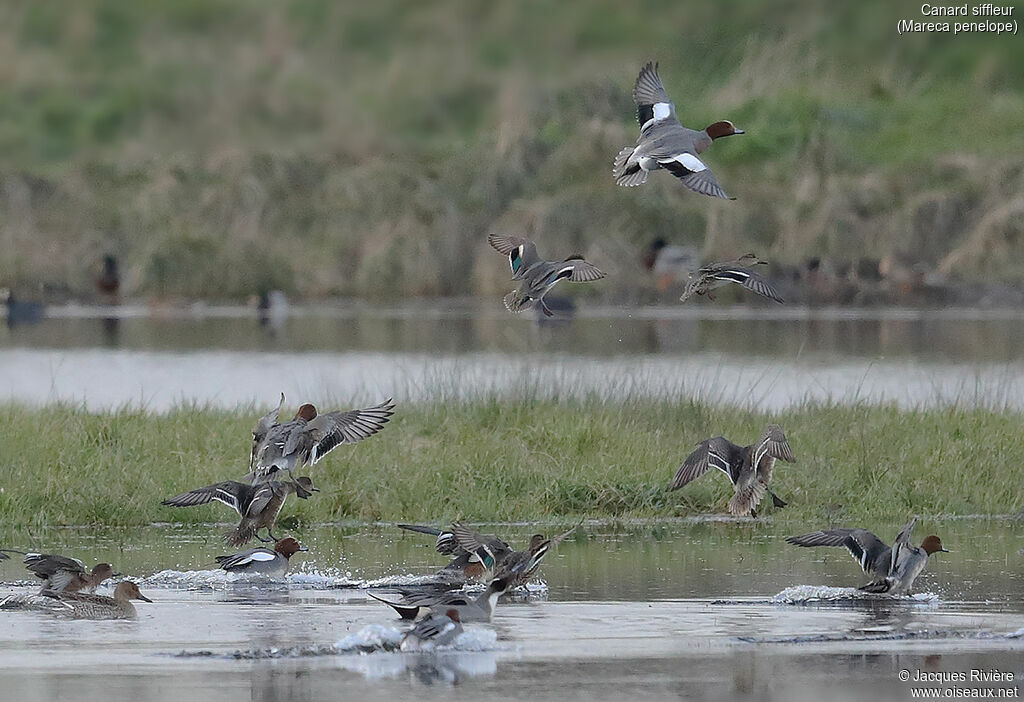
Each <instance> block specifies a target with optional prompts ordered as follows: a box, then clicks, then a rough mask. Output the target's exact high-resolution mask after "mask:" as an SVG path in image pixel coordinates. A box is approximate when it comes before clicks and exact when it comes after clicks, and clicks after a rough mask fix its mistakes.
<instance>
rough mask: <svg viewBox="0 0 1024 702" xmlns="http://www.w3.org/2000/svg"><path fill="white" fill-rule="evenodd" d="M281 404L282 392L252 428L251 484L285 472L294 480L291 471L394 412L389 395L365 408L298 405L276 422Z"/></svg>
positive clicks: (359, 436)
mask: <svg viewBox="0 0 1024 702" xmlns="http://www.w3.org/2000/svg"><path fill="white" fill-rule="evenodd" d="M282 405H284V393H281V402H280V403H279V404H278V406H277V409H275V410H274V411H273V412H270V413H269V414H267V415H265V416H263V417H261V418H260V419H259V421H257V422H256V426H255V427H253V430H252V452H251V454H250V456H249V474H248V475H247V476H246V477H247V478H249V479H250V480H251V481H252V483H253V484H257V483H263V482H267V481H269V480H278V479H279V474H280V473H282V472H286V473H288V474H289V476H291V477H292V480H294V479H295V478H294V475H292V471H293V470H295V469H296V468H301V467H303V466H311V465H314V464H315V463H316V462H317V461H319V460H320V459H321V458H323V457H324V456H326V455H327V454H328V453H329V452H330V451H332V450H334V449H335V448H337V447H338V446H341V445H342V444H354V443H356V442H357V441H362V440H363V439H366V438H368V437H370V436H373V435H374V434H376V433H377V432H378V431H380V430H381V429H382V428H383V427H384V425H385V424H387V422H388V421H390V419H391V415H393V414H394V413H395V403H394V402H392V400H391V399H390V398H388V399H387V400H385V401H384V402H382V403H380V404H379V405H374V406H373V407H367V408H365V409H354V410H348V411H347V412H342V411H337V412H327V413H324V414H320V413H319V412H317V409H316V407H315V406H314V405H312V404H309V403H306V404H304V405H302V406H300V407H299V409H298V411H297V412H296V413H295V417H294V418H293V419H292V420H291V421H289V422H284V423H279V422H278V413H279V412H280V411H281V406H282Z"/></svg>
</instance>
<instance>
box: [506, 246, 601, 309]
mask: <svg viewBox="0 0 1024 702" xmlns="http://www.w3.org/2000/svg"><path fill="white" fill-rule="evenodd" d="M487 243H488V244H490V245H491V246H492V247H493V248H494V250H495V251H497V252H498V253H500V254H504V255H505V256H508V259H509V265H510V266H511V267H512V280H521V281H522V283H521V284H520V286H519V289H518V290H513V291H512V292H510V293H509V294H508V295H506V296H505V298H504V302H505V308H506V309H507V310H508V311H509V312H512V313H515V314H518V313H519V312H522V311H523V310H525V309H527V308H528V307H531V306H533V305H536V306H537V307H538V308H539V309H540V311H541V312H543V313H544V315H545V316H546V317H553V316H555V313H554V312H552V311H551V309H550V308H549V307H548V306H547V304H545V302H544V296H545V295H547V294H548V292H549V291H550V290H551V288H553V287H555V284H556V283H558V281H560V280H569V281H572V282H574V283H587V282H590V281H592V280H600V279H601V278H604V273H602V272H601V270H600V269H598V268H597V266H595V265H593V264H592V263H588V262H587V261H585V260H584V259H583V256H581V255H579V254H573V255H572V256H569V257H568V258H567V259H565V260H564V261H545V260H543V259H541V257H540V256H539V255H538V253H537V246H536V244H534V243H533V242H532V241H530V240H529V239H524V238H522V237H518V236H499V235H497V234H491V235H489V236H488V237H487Z"/></svg>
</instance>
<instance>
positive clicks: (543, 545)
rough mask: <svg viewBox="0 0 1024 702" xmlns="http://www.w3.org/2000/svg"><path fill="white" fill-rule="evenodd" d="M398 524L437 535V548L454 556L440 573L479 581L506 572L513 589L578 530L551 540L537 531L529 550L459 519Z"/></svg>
mask: <svg viewBox="0 0 1024 702" xmlns="http://www.w3.org/2000/svg"><path fill="white" fill-rule="evenodd" d="M398 526H399V527H400V528H402V529H406V530H408V531H415V532H418V533H421V534H430V535H432V536H436V537H437V542H436V545H435V547H434V548H435V550H436V551H437V552H438V553H440V554H442V555H444V556H454V559H453V560H452V561H451V562H450V563H449V564H448V565H446V566H445V567H444V568H442V569H441V570H440V571H439V575H449V574H452V573H458V574H459V575H460V576H461V577H462V578H465V579H466V580H475V581H478V582H486V581H488V580H490V579H491V578H493V577H494V576H495V575H503V576H508V577H509V579H510V583H509V587H510V588H512V587H516V586H518V585H525V584H526V583H527V582H529V581H530V579H531V578H532V577H533V576H534V574H536V572H537V569H538V568H539V567H540V563H541V560H543V558H544V556H545V555H547V553H548V551H550V550H551V549H552V548H554V547H555V546H557V545H558V544H560V543H561V542H562V541H564V540H565V539H566V537H568V536H569V535H571V534H572V533H573V532H575V531H576V527H573V528H572V529H570V530H569V531H567V532H565V533H564V534H560V535H558V536H556V537H554V538H551V539H549V538H547V537H546V536H544V535H543V534H534V535H533V536H531V537H530V545H529V546H528V547H527V548H526V550H524V551H516V550H514V549H513V548H512V547H511V546H509V545H508V544H507V543H506V542H504V541H502V540H501V539H499V538H498V537H497V536H494V535H493V534H481V533H479V532H477V531H474V530H472V529H470V528H469V527H467V526H465V525H464V524H461V523H460V522H455V523H453V524H452V526H451V528H450V529H447V530H441V529H437V528H435V527H430V526H422V525H419V524H399V525H398ZM577 526H578V525H577Z"/></svg>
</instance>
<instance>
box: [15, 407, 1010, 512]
mask: <svg viewBox="0 0 1024 702" xmlns="http://www.w3.org/2000/svg"><path fill="white" fill-rule="evenodd" d="M258 414H259V413H258V412H257V411H255V410H238V411H222V410H212V409H204V408H202V407H188V408H181V409H179V410H176V411H173V412H170V413H167V414H160V415H154V414H148V413H146V412H144V411H140V410H135V409H130V408H126V409H122V410H119V411H114V412H106V413H100V414H93V413H90V412H86V411H84V410H82V409H81V408H78V407H73V406H54V407H48V408H45V409H34V408H26V407H22V406H18V405H4V406H2V407H0V425H2V426H4V431H5V447H6V448H5V456H4V462H3V465H2V466H0V488H2V490H0V522H2V523H3V524H5V525H7V526H8V527H10V528H23V527H35V526H44V525H51V526H52V525H103V526H140V525H145V524H149V523H153V522H183V523H200V522H211V521H226V520H230V519H231V518H232V515H231V513H230V512H229V511H227V509H226V508H224V507H222V506H221V505H211V506H208V507H199V508H191V509H176V508H171V507H163V506H161V505H160V500H161V499H163V498H166V497H169V496H171V495H174V494H176V493H178V492H182V491H184V490H188V489H192V488H195V487H199V486H202V485H206V484H209V483H213V482H217V481H220V480H228V479H240V478H241V476H242V475H243V474H244V473H245V472H246V470H247V468H248V465H247V461H248V451H249V441H250V439H249V430H250V429H251V426H252V423H253V421H254V420H255V418H256V416H257V415H258ZM1021 419H1022V417H1021V416H1019V415H1018V414H1014V413H1000V412H994V411H989V410H983V409H969V410H968V409H958V408H947V409H935V410H915V411H907V410H900V409H897V408H895V407H889V406H866V405H864V406H852V407H850V406H833V405H813V404H812V405H806V406H804V407H800V408H798V409H793V410H789V411H786V412H783V413H781V414H778V415H773V416H771V417H770V418H769V417H768V416H766V415H764V414H760V413H758V412H753V411H745V410H738V409H728V408H720V407H713V406H704V405H698V404H694V403H683V404H678V403H672V402H667V401H655V400H635V399H627V400H621V401H608V400H598V399H596V398H595V399H592V400H577V401H562V402H558V401H550V400H536V399H528V398H527V399H520V400H499V399H494V398H491V399H487V398H481V399H479V400H472V401H465V402H449V403H445V404H440V403H438V404H433V405H429V406H428V405H404V406H401V407H400V408H399V411H398V413H397V414H396V415H395V417H394V419H393V421H392V422H391V423H390V424H388V426H387V427H385V429H384V430H383V431H382V432H381V433H380V434H379V435H378V436H374V437H372V438H371V439H369V440H366V441H363V442H361V443H359V444H357V445H354V446H342V447H339V448H338V449H336V450H335V451H334V452H333V453H331V454H330V455H329V456H328V457H327V458H325V459H324V460H323V461H322V462H321V463H319V464H318V465H317V466H315V467H313V468H312V469H310V470H309V473H310V474H311V476H312V477H313V479H314V482H315V483H316V485H317V486H318V487H320V488H321V490H322V492H320V493H319V494H317V495H315V496H314V497H313V498H311V499H309V500H297V499H292V500H290V501H289V503H288V505H287V506H286V508H285V510H284V515H283V516H287V517H288V518H289V519H293V520H295V522H294V523H302V524H313V523H320V522H338V521H349V520H355V521H371V522H372V521H379V520H386V521H397V520H433V521H443V520H450V519H456V518H463V519H470V520H475V521H518V520H551V519H573V518H578V517H581V516H585V517H591V518H597V517H602V518H609V517H610V518H622V519H628V518H634V517H660V516H664V517H670V516H690V515H696V514H705V513H721V512H724V510H725V503H726V502H727V500H728V497H729V495H730V490H731V488H730V486H729V485H728V482H727V481H726V480H725V479H724V477H723V476H721V475H719V474H717V473H715V472H714V471H712V472H710V473H709V474H708V475H706V476H704V477H702V478H700V479H699V480H697V481H694V482H693V483H691V484H690V485H688V486H687V487H685V488H684V489H682V490H680V491H677V492H672V493H669V492H666V491H665V490H664V486H665V485H666V484H667V482H668V481H669V479H670V478H671V477H672V475H673V474H674V472H675V470H676V469H677V468H678V466H679V464H680V463H681V461H682V460H683V458H684V457H685V456H686V455H687V454H688V453H689V452H690V451H691V450H692V449H693V445H694V443H696V442H697V441H700V440H702V439H704V438H707V437H708V436H710V435H717V434H721V435H724V436H726V437H728V438H730V439H732V440H734V441H736V442H737V443H741V444H745V443H750V442H752V441H754V440H755V439H756V438H757V437H758V436H759V435H760V433H761V431H762V430H763V428H764V426H765V424H767V423H768V422H769V421H773V422H777V423H779V424H781V425H782V426H783V427H784V429H785V430H786V433H787V435H788V437H789V439H790V442H791V444H792V445H793V449H794V451H795V453H796V456H797V459H798V463H796V464H794V465H790V464H785V463H780V464H778V466H777V468H776V473H775V479H774V482H773V488H774V489H775V490H776V492H778V493H779V495H780V496H782V497H783V498H784V499H786V500H788V501H789V502H790V506H789V507H788V508H786V509H785V510H781V511H779V510H772V508H771V507H770V506H769V505H763V512H764V514H771V515H772V517H773V518H774V519H776V520H781V521H782V523H789V522H792V523H794V524H800V525H805V524H821V523H835V522H837V521H842V522H846V523H854V522H879V521H886V522H888V521H897V522H898V521H900V520H902V519H903V518H904V517H906V516H907V515H910V514H922V515H930V516H943V515H945V516H949V515H967V514H983V515H999V514H1009V513H1015V512H1018V511H1020V510H1021V509H1022V508H1024V484H1022V483H1021V482H1020V481H1019V480H1017V479H1015V478H1014V476H1015V475H1016V474H1017V466H1019V465H1021V463H1022V462H1024V446H1022V445H1021V443H1020V442H1019V441H1017V435H1018V433H1019V427H1020V423H1021Z"/></svg>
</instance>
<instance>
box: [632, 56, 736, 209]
mask: <svg viewBox="0 0 1024 702" xmlns="http://www.w3.org/2000/svg"><path fill="white" fill-rule="evenodd" d="M633 100H634V102H636V119H637V122H639V123H640V136H639V138H637V140H636V146H627V147H626V148H624V149H623V150H622V151H620V152H619V155H618V156H616V157H615V164H614V165H613V167H612V176H614V178H615V182H616V183H618V184H619V185H622V186H626V187H631V186H635V185H643V184H644V183H645V182H647V174H648V173H650V172H651V171H655V170H658V169H659V168H664V169H665V170H667V171H668V172H669V173H671V174H672V175H674V176H676V177H677V178H679V180H680V181H682V183H683V185H685V186H686V187H688V188H689V189H690V190H693V191H694V192H697V193H700V194H701V195H708V196H710V197H721V198H725V199H729V200H731V199H733V198H730V197H729V196H728V195H726V194H725V191H724V190H722V186H720V185H719V184H718V181H717V180H716V179H715V174H714V173H712V172H711V170H710V169H709V168H708V167H707V166H706V165H705V164H704V162H703V161H701V160H700V158H698V155H699V154H700V153H701V152H703V151H705V150H706V149H707V148H708V147H709V146H711V142H713V141H714V140H715V139H721V138H722V137H727V136H732V135H733V134H742V133H743V130H742V129H737V128H736V126H735V125H733V123H732V122H729V121H725V120H723V121H720V122H715V123H713V124H710V125H708V126H707V127H706V128H705V129H703V130H701V131H697V130H696V129H690V128H688V127H684V126H683V125H682V124H680V122H679V119H678V118H677V117H676V107H675V105H674V104H673V103H672V101H671V100H669V97H668V93H666V92H665V86H664V85H662V83H661V78H660V77H659V76H658V64H656V63H648V64H647V65H646V66H644V67H643V68H642V69H641V70H640V75H639V76H637V79H636V84H635V85H634V86H633Z"/></svg>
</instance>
